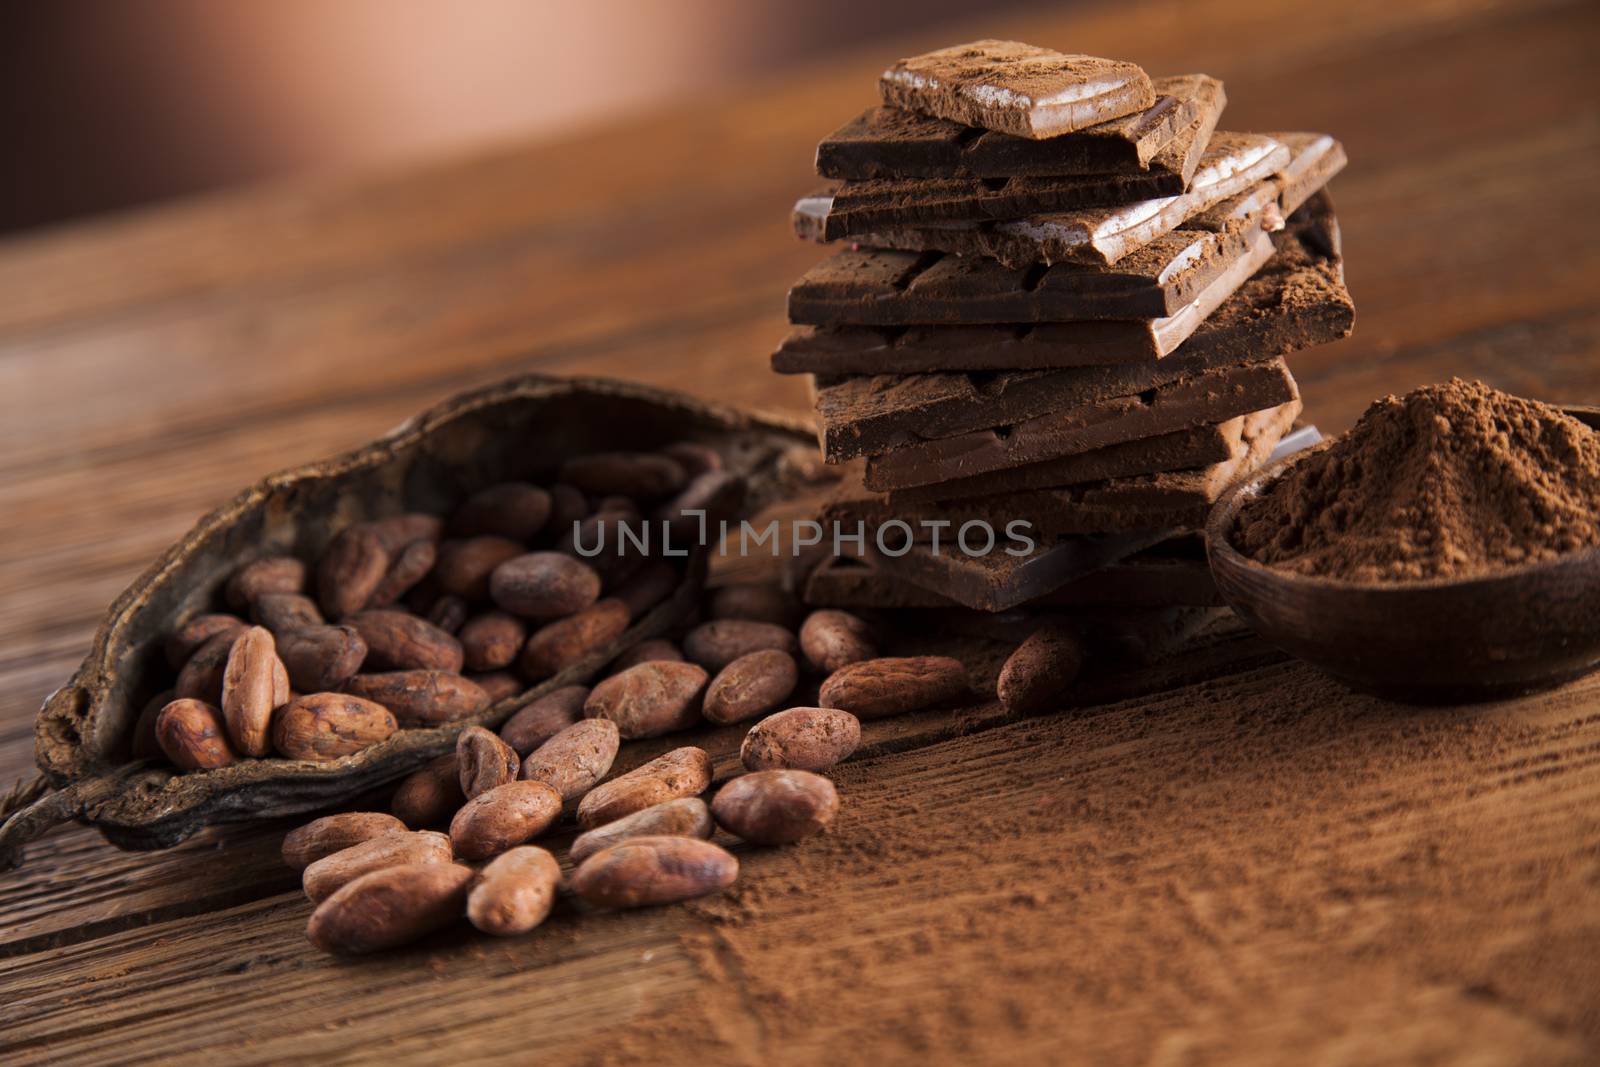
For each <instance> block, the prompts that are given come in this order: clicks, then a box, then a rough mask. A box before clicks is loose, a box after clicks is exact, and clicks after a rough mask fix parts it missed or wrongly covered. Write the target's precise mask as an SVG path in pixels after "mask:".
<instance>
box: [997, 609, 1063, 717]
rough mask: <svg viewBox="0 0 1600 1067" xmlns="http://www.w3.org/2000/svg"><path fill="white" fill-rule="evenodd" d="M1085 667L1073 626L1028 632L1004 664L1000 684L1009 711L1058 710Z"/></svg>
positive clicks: (1052, 626) (1046, 627)
mask: <svg viewBox="0 0 1600 1067" xmlns="http://www.w3.org/2000/svg"><path fill="white" fill-rule="evenodd" d="M1082 669H1083V645H1082V644H1081V643H1080V642H1079V641H1078V636H1077V634H1075V633H1074V632H1073V631H1072V629H1071V628H1070V627H1067V626H1061V625H1046V626H1043V627H1041V628H1040V629H1038V630H1035V631H1034V632H1033V633H1031V634H1029V635H1028V638H1027V640H1025V641H1023V642H1022V644H1020V645H1018V646H1017V650H1016V651H1015V652H1013V653H1011V655H1010V657H1009V658H1008V659H1007V660H1006V662H1005V666H1003V667H1001V668H1000V679H999V682H998V683H997V685H996V689H997V691H998V696H999V697H1000V703H1001V704H1003V705H1004V706H1005V708H1006V710H1008V711H1013V712H1017V713H1019V714H1024V715H1038V714H1041V713H1043V712H1046V711H1054V710H1055V709H1057V708H1059V707H1060V706H1061V700H1062V698H1063V697H1065V696H1066V694H1067V692H1068V691H1069V690H1070V689H1071V688H1072V683H1073V682H1075V681H1077V680H1078V672H1079V671H1081V670H1082Z"/></svg>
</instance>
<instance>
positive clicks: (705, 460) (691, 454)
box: [659, 441, 723, 478]
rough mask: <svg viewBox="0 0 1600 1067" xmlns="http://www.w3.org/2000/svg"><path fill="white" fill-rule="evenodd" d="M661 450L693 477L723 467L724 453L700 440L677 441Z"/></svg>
mask: <svg viewBox="0 0 1600 1067" xmlns="http://www.w3.org/2000/svg"><path fill="white" fill-rule="evenodd" d="M659 451H660V453H661V454H662V455H663V456H666V457H667V458H668V459H670V460H672V461H674V462H675V463H677V464H678V466H680V467H682V468H683V470H684V473H685V474H687V475H688V476H689V477H691V478H693V477H695V476H697V475H701V474H705V473H706V472H707V471H719V470H721V469H722V467H723V463H722V453H721V452H718V451H717V450H716V449H715V448H712V447H711V446H710V445H703V444H701V443H700V442H698V441H675V442H673V443H672V444H670V445H666V446H664V447H662V448H661V449H659Z"/></svg>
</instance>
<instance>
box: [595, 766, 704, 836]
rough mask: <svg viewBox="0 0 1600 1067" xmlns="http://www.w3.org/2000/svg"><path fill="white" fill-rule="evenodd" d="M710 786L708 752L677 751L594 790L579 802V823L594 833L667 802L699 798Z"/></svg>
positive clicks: (619, 776)
mask: <svg viewBox="0 0 1600 1067" xmlns="http://www.w3.org/2000/svg"><path fill="white" fill-rule="evenodd" d="M710 785H711V757H710V756H708V755H707V754H706V752H705V750H704V749H699V748H693V747H685V748H675V749H673V750H672V751H671V752H668V753H666V754H664V755H661V756H657V757H656V758H655V759H653V760H651V761H650V762H649V763H646V764H643V765H642V766H639V767H635V768H634V769H633V770H631V771H629V772H628V773H627V774H623V775H618V776H617V777H616V778H613V779H611V781H609V782H605V783H603V784H601V785H598V786H595V788H593V789H591V790H590V791H589V793H588V794H587V795H586V796H585V797H584V798H583V800H582V801H580V802H579V803H578V824H579V825H580V826H582V827H583V828H584V829H586V830H592V829H594V828H595V827H596V826H604V825H605V824H606V823H608V822H613V821H615V820H617V819H620V818H622V817H623V816H624V815H632V814H633V813H634V812H636V811H642V810H643V809H645V808H648V807H652V806H654V805H656V804H662V803H665V802H666V801H668V800H676V799H678V798H679V797H693V796H699V795H700V794H701V793H704V792H705V791H706V789H707V788H708V787H709V786H710Z"/></svg>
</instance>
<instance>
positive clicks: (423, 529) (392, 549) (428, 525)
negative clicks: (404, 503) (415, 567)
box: [367, 511, 444, 556]
mask: <svg viewBox="0 0 1600 1067" xmlns="http://www.w3.org/2000/svg"><path fill="white" fill-rule="evenodd" d="M367 528H368V529H370V530H371V531H372V532H373V533H375V534H377V535H378V541H379V542H380V543H381V544H382V545H383V550H384V551H385V552H387V553H389V555H391V556H393V555H397V554H398V553H399V552H400V550H401V549H402V548H405V547H406V546H407V545H413V544H416V543H417V542H418V541H434V542H437V541H438V540H439V535H440V534H441V533H443V532H444V520H443V519H441V518H439V516H437V515H430V514H428V513H427V512H425V511H408V512H405V513H404V514H401V515H390V516H389V517H388V518H386V519H374V520H373V521H372V522H369V523H367Z"/></svg>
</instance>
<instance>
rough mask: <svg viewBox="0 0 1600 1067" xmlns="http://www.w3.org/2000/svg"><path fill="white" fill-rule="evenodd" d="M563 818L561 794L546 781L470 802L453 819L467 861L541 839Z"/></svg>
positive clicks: (453, 836) (512, 785)
mask: <svg viewBox="0 0 1600 1067" xmlns="http://www.w3.org/2000/svg"><path fill="white" fill-rule="evenodd" d="M560 815H561V794H560V793H557V792H556V791H555V790H554V789H553V788H551V787H550V786H548V785H546V784H545V783H543V782H530V781H517V782H507V783H506V784H505V785H502V786H497V787H495V788H494V789H491V790H489V791H488V792H487V793H480V794H478V795H477V796H475V797H472V798H471V799H469V800H468V801H467V802H466V803H465V804H463V805H462V806H461V810H460V811H458V812H456V814H455V818H453V819H451V820H450V840H451V841H453V842H455V846H456V852H457V853H458V854H460V856H461V857H462V858H463V859H469V860H481V859H488V858H489V857H490V856H494V855H498V854H499V853H501V852H504V851H505V850H506V849H508V848H511V847H512V846H513V845H520V844H522V843H523V842H524V841H528V840H530V839H532V838H535V837H538V836H539V835H540V834H542V833H544V832H545V831H546V830H548V829H549V828H550V826H551V824H552V823H554V822H555V821H556V819H557V818H559V817H560Z"/></svg>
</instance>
